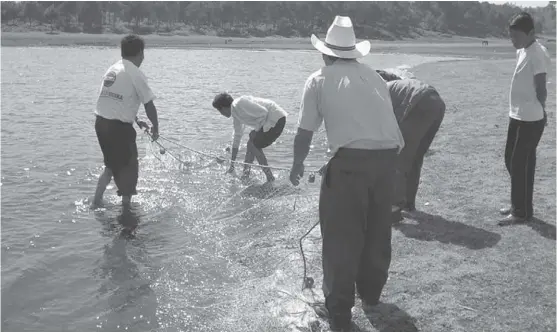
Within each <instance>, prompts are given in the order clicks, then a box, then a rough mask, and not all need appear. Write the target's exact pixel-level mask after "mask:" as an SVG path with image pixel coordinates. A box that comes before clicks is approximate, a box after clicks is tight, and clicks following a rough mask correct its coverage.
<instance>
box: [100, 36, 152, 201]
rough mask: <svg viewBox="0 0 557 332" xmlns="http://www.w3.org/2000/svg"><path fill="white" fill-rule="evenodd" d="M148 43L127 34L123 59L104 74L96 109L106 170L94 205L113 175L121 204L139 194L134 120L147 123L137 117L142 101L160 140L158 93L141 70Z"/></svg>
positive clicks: (122, 48)
mask: <svg viewBox="0 0 557 332" xmlns="http://www.w3.org/2000/svg"><path fill="white" fill-rule="evenodd" d="M144 49H145V43H144V41H143V39H142V38H141V37H139V36H136V35H128V36H126V37H124V38H123V39H122V41H121V54H122V60H120V61H118V62H116V63H115V64H113V65H112V66H110V68H108V70H107V71H106V73H105V74H104V77H103V82H102V85H101V89H100V92H99V98H98V100H97V107H96V110H95V114H96V121H95V132H96V133H97V138H98V140H99V145H100V147H101V150H102V153H103V157H104V165H105V169H104V172H103V173H102V174H101V176H100V178H99V181H98V183H97V189H96V191H95V197H94V199H93V205H95V206H96V205H100V204H101V203H102V197H103V194H104V191H105V190H106V187H107V186H108V184H109V183H110V181H111V179H112V177H114V182H115V183H116V186H117V187H118V196H122V204H124V205H129V203H130V200H131V196H132V195H135V194H137V192H136V185H137V178H138V171H139V169H138V160H137V145H136V142H135V139H136V132H135V129H134V128H133V123H134V121H135V122H137V124H138V125H139V126H140V128H141V127H143V126H144V127H147V124H146V123H145V122H142V121H138V120H137V112H138V110H139V106H140V105H141V104H143V105H144V107H145V113H146V114H147V117H148V118H149V120H150V121H151V124H152V127H151V136H152V138H153V139H157V138H158V135H159V123H158V116H157V109H156V107H155V104H154V103H153V100H154V99H155V95H154V94H153V92H152V91H151V89H150V88H149V85H148V84H147V78H146V77H145V75H144V74H143V73H142V72H141V70H140V69H139V66H141V63H142V62H143V59H144Z"/></svg>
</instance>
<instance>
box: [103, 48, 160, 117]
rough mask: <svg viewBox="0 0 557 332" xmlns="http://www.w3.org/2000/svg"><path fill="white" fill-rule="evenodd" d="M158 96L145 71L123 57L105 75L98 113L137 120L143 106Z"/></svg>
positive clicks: (104, 115)
mask: <svg viewBox="0 0 557 332" xmlns="http://www.w3.org/2000/svg"><path fill="white" fill-rule="evenodd" d="M155 98H156V97H155V95H154V94H153V91H151V88H150V87H149V85H148V84H147V78H146V77H145V75H144V74H143V72H142V71H141V70H140V69H139V68H138V67H137V66H136V65H134V64H133V63H132V62H131V61H129V60H125V59H122V60H120V61H118V62H116V63H115V64H113V65H112V66H110V68H108V70H107V71H106V73H105V74H104V76H103V82H102V84H101V88H100V92H99V97H98V99H97V107H96V110H95V114H97V115H99V116H101V117H103V118H105V119H109V120H119V121H122V122H127V123H133V122H134V120H135V117H136V116H137V112H138V111H139V106H140V105H141V104H147V103H148V102H150V101H152V100H154V99H155Z"/></svg>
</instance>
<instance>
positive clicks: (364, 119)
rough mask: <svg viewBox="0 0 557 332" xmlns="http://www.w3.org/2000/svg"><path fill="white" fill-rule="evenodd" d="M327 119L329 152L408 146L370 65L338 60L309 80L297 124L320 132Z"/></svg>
mask: <svg viewBox="0 0 557 332" xmlns="http://www.w3.org/2000/svg"><path fill="white" fill-rule="evenodd" d="M323 122H324V123H325V130H326V132H327V140H328V143H329V150H330V152H331V153H333V154H334V153H335V152H336V151H337V150H338V149H339V148H341V147H353V148H360V149H369V150H383V149H393V148H398V149H399V150H400V149H402V147H404V139H403V137H402V134H401V132H400V129H399V126H398V123H397V120H396V118H395V115H394V112H393V105H392V102H391V97H390V94H389V90H388V88H387V84H386V83H385V81H384V80H383V79H382V78H381V76H379V74H377V73H376V72H375V70H373V69H372V68H370V67H369V66H367V65H365V64H362V63H359V62H357V61H355V60H343V59H339V60H337V61H335V62H334V63H333V64H332V65H329V66H325V67H323V68H321V69H320V70H318V71H316V72H315V73H313V74H312V75H310V77H309V78H308V79H307V81H306V83H305V86H304V91H303V96H302V102H301V104H300V113H299V118H298V127H299V128H301V129H305V130H309V131H317V130H318V129H319V127H320V126H321V124H322V123H323Z"/></svg>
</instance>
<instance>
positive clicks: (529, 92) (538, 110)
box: [509, 41, 551, 121]
mask: <svg viewBox="0 0 557 332" xmlns="http://www.w3.org/2000/svg"><path fill="white" fill-rule="evenodd" d="M550 66H551V60H550V57H549V53H548V52H547V49H546V48H545V47H544V46H543V45H542V44H540V43H539V42H538V41H535V42H534V43H533V44H532V45H530V46H529V47H528V48H522V49H519V50H517V51H516V68H515V70H514V74H513V78H512V81H511V91H510V96H509V106H510V107H509V108H510V110H509V116H510V117H511V118H513V119H516V120H520V121H538V120H541V119H543V117H544V114H543V107H542V104H541V103H540V101H539V100H538V97H537V94H536V86H535V84H534V76H535V75H537V74H543V73H546V74H547V72H548V70H549V67H550Z"/></svg>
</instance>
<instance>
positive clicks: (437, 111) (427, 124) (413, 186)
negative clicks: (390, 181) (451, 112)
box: [393, 92, 445, 208]
mask: <svg viewBox="0 0 557 332" xmlns="http://www.w3.org/2000/svg"><path fill="white" fill-rule="evenodd" d="M444 116H445V103H444V102H443V100H442V99H441V97H440V96H439V94H437V93H436V92H432V93H430V94H429V95H427V96H424V97H423V98H422V100H420V102H418V104H417V105H416V106H415V107H414V109H412V110H410V111H409V112H408V113H407V114H406V115H405V116H404V118H402V120H401V121H400V124H399V126H400V131H401V132H402V136H403V137H404V143H405V145H404V148H403V149H402V151H401V152H400V154H399V158H398V167H397V174H396V185H395V190H394V198H393V204H394V205H396V206H398V207H400V208H404V207H407V206H412V207H413V206H414V205H415V203H416V194H417V193H418V186H419V184H420V175H421V171H422V164H423V161H424V156H425V154H426V152H427V150H428V149H429V146H430V145H431V142H433V138H434V137H435V134H437V131H438V130H439V127H440V126H441V122H442V121H443V118H444Z"/></svg>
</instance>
